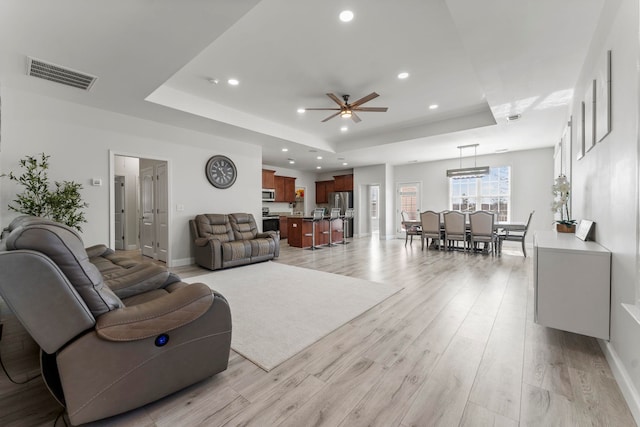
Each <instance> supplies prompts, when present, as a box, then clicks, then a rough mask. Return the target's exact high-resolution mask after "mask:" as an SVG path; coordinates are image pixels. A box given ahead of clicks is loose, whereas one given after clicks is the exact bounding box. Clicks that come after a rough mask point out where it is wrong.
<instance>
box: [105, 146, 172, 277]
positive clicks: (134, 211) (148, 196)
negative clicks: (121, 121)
mask: <svg viewBox="0 0 640 427" xmlns="http://www.w3.org/2000/svg"><path fill="white" fill-rule="evenodd" d="M110 174H111V175H112V176H113V179H112V180H110V182H111V183H112V187H111V191H110V196H111V197H112V198H111V201H112V202H111V206H112V207H113V208H112V209H110V212H111V218H110V224H111V225H112V226H111V230H112V233H111V242H110V245H111V247H113V248H115V249H124V250H135V251H138V252H139V253H140V255H142V256H144V257H148V258H151V259H154V260H158V261H162V262H165V263H168V262H169V260H170V256H169V249H170V244H169V240H170V239H169V236H170V230H169V224H170V218H169V216H170V211H169V165H168V161H167V160H159V159H151V158H145V157H138V156H133V155H125V154H120V153H118V154H116V153H111V168H110ZM169 266H170V265H169Z"/></svg>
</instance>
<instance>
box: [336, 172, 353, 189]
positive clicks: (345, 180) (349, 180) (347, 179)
mask: <svg viewBox="0 0 640 427" xmlns="http://www.w3.org/2000/svg"><path fill="white" fill-rule="evenodd" d="M333 182H334V188H333V191H353V174H349V175H338V176H334V177H333Z"/></svg>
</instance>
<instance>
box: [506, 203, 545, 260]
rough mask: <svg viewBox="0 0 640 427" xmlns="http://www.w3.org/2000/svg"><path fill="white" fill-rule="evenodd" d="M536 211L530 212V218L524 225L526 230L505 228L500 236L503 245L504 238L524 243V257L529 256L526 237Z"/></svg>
mask: <svg viewBox="0 0 640 427" xmlns="http://www.w3.org/2000/svg"><path fill="white" fill-rule="evenodd" d="M535 212H536V211H532V212H531V213H530V214H529V219H527V225H525V226H524V230H517V231H509V230H505V231H504V233H501V234H500V235H499V236H498V238H499V239H500V241H499V242H498V243H499V244H500V245H502V242H503V241H504V240H510V241H512V242H520V243H522V255H524V257H525V258H526V257H527V249H526V248H525V244H524V243H525V238H526V237H527V231H529V225H530V224H531V218H532V217H533V214H534V213H535Z"/></svg>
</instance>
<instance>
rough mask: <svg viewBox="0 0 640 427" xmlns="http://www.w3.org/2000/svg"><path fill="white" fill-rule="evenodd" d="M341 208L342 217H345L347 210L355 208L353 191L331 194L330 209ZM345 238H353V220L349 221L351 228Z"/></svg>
mask: <svg viewBox="0 0 640 427" xmlns="http://www.w3.org/2000/svg"><path fill="white" fill-rule="evenodd" d="M332 208H340V215H344V213H345V212H346V210H347V208H353V192H352V191H336V192H334V193H329V209H332ZM345 237H353V218H350V219H349V228H348V230H347V234H346V235H345Z"/></svg>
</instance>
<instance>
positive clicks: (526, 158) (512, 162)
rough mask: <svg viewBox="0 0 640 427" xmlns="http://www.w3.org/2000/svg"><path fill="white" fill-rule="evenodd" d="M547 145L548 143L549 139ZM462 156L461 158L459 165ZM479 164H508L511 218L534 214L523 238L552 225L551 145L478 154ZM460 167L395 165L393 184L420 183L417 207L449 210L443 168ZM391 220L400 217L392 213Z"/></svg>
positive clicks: (448, 163)
mask: <svg viewBox="0 0 640 427" xmlns="http://www.w3.org/2000/svg"><path fill="white" fill-rule="evenodd" d="M550 145H551V142H550ZM464 161H465V159H463V165H464V164H465V163H464ZM477 164H478V165H479V166H486V165H488V166H493V167H497V166H511V220H512V221H526V220H527V218H528V217H529V213H530V212H531V211H533V210H535V211H536V213H535V214H534V215H533V218H532V220H531V226H530V232H529V233H528V234H527V240H528V241H529V242H530V241H531V239H532V236H533V232H534V231H535V230H549V229H551V227H552V224H553V213H552V212H551V202H552V200H553V196H552V195H551V186H552V185H553V148H551V147H550V148H542V149H537V150H526V151H513V152H507V153H504V154H493V155H487V156H478V158H477ZM458 167H460V160H459V159H451V160H440V161H437V162H425V163H412V164H409V165H403V166H396V167H395V170H394V173H395V176H394V180H395V183H396V184H398V183H401V182H421V183H422V194H421V200H420V204H421V207H420V210H421V211H425V210H434V211H436V212H439V211H442V210H446V209H450V206H449V178H447V175H446V171H447V169H455V168H458ZM394 215H395V216H396V218H395V223H396V224H399V223H400V221H401V219H400V217H399V215H400V214H399V213H397V212H394Z"/></svg>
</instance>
